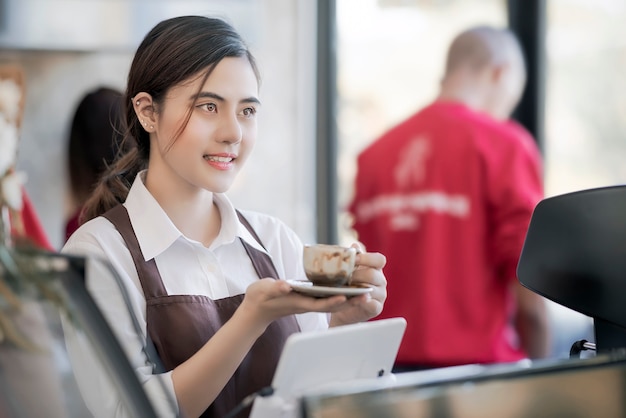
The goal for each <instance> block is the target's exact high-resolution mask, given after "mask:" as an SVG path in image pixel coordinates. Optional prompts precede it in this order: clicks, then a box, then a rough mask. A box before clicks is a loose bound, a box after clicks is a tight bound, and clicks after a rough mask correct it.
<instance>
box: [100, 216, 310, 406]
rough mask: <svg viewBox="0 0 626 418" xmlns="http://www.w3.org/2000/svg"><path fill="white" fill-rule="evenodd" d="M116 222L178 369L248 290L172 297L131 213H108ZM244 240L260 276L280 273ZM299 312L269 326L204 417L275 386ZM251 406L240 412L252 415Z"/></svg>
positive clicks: (160, 341)
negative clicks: (146, 254) (145, 250)
mask: <svg viewBox="0 0 626 418" xmlns="http://www.w3.org/2000/svg"><path fill="white" fill-rule="evenodd" d="M237 215H238V216H239V220H240V222H241V223H242V224H243V225H244V226H245V227H246V228H247V229H248V231H250V233H251V234H252V236H254V238H255V239H256V240H257V241H258V242H259V244H261V246H263V243H262V242H261V240H260V239H259V237H258V235H257V234H256V232H255V231H254V230H253V229H252V227H251V225H250V224H249V223H248V221H247V220H246V219H245V218H244V217H243V215H241V213H239V211H237ZM103 216H104V217H106V218H107V219H108V220H109V221H111V222H112V223H113V225H115V227H116V228H117V230H118V231H119V232H120V234H121V235H122V237H123V238H124V241H125V242H126V246H127V247H128V249H129V251H130V253H131V255H132V257H133V261H134V262H135V267H136V268H137V273H138V275H139V281H140V282H141V286H142V288H143V292H144V296H145V298H146V323H147V329H148V336H149V338H150V339H151V340H152V341H153V343H154V345H155V347H156V350H157V352H158V354H159V357H160V359H161V361H162V362H163V366H164V367H165V370H166V371H169V370H172V369H174V368H175V367H176V366H178V365H179V364H181V363H183V362H184V361H186V360H187V359H188V358H189V357H191V356H192V355H193V354H195V353H196V352H197V351H198V350H199V349H200V348H201V347H202V346H203V345H204V344H205V343H206V342H207V341H208V340H209V339H210V338H211V337H212V336H213V335H214V334H215V333H216V332H217V330H218V329H220V327H221V326H222V325H223V324H224V323H225V322H226V321H228V320H229V319H230V317H231V316H232V315H233V313H234V312H235V310H236V309H237V308H238V307H239V305H240V304H241V302H242V301H243V297H244V295H243V294H240V295H236V296H231V297H227V298H224V299H218V300H212V299H210V298H208V297H206V296H202V295H172V296H169V295H168V294H167V292H166V290H165V286H164V285H163V281H162V279H161V275H160V274H159V271H158V269H157V266H156V263H155V261H154V259H150V260H148V261H145V260H144V258H143V254H142V253H141V249H140V248H139V242H138V241H137V236H136V235H135V232H134V230H133V228H132V225H131V223H130V219H129V217H128V212H127V211H126V208H125V207H124V206H123V205H118V206H116V207H114V208H113V209H111V210H109V211H108V212H106V213H105V214H104V215H103ZM240 241H241V243H242V244H243V246H244V248H245V250H246V252H247V253H248V256H249V257H250V260H251V261H252V264H253V266H254V269H255V270H256V273H257V274H258V276H259V278H264V277H273V278H274V279H278V273H277V272H276V268H275V267H274V264H273V263H272V260H271V259H270V257H269V256H268V255H267V254H265V253H263V252H262V251H259V250H257V249H255V248H254V247H252V246H251V245H249V244H247V243H246V242H245V241H244V240H243V239H240ZM299 331H300V327H299V326H298V323H297V321H296V318H295V316H293V315H291V316H288V317H284V318H281V319H279V320H276V321H274V322H272V323H271V324H270V326H269V327H267V330H266V331H265V332H264V333H263V335H261V336H260V337H259V338H258V339H257V341H256V342H255V344H254V345H253V346H252V348H251V349H250V351H249V352H248V354H247V355H246V356H245V358H244V359H243V361H242V362H241V364H240V366H239V368H238V369H237V371H235V374H234V375H233V377H232V378H231V379H230V380H229V381H228V383H226V386H225V387H224V389H223V390H222V392H221V393H220V394H219V395H218V397H217V398H216V399H215V401H214V402H213V403H212V404H211V406H209V408H208V409H207V410H206V411H205V412H204V413H203V414H202V417H222V416H224V415H226V414H227V413H228V412H229V411H231V410H232V409H233V408H234V407H235V406H237V405H238V404H239V403H240V402H241V401H242V400H243V398H244V397H246V396H247V395H249V394H251V393H254V392H256V391H258V390H259V389H261V388H263V387H265V386H268V385H270V384H271V381H272V377H273V375H274V371H275V369H276V365H277V364H278V358H279V356H280V354H281V351H282V348H283V345H284V343H285V340H286V339H287V337H288V336H289V335H291V334H293V333H294V332H299ZM250 409H251V408H250V407H249V408H247V409H246V410H245V413H244V412H242V414H241V415H238V416H247V415H249V414H250Z"/></svg>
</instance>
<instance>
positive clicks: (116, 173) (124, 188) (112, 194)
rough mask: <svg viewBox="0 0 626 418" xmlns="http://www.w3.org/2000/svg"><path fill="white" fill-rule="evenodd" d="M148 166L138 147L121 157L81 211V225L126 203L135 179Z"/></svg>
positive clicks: (99, 183) (102, 178)
mask: <svg viewBox="0 0 626 418" xmlns="http://www.w3.org/2000/svg"><path fill="white" fill-rule="evenodd" d="M147 166H148V162H147V158H144V157H143V156H142V155H141V154H140V151H139V149H138V148H137V147H133V148H131V149H130V150H129V151H128V152H126V153H125V154H124V155H122V156H120V158H119V159H117V161H116V162H115V163H114V164H113V165H112V166H110V167H109V168H108V169H107V170H106V172H105V173H104V174H103V176H102V177H101V178H100V181H99V182H98V185H97V186H96V188H95V189H94V191H93V193H92V194H91V197H90V198H89V199H88V200H87V202H86V203H85V206H84V207H83V210H82V211H81V214H80V218H79V224H81V225H82V224H83V223H85V222H87V221H89V220H91V219H93V218H95V217H98V216H100V215H102V214H103V213H104V212H106V211H108V210H109V209H111V208H113V207H115V206H116V205H118V204H120V203H124V201H125V200H126V196H128V192H129V191H130V186H131V185H132V183H133V181H134V179H135V177H136V176H137V174H138V173H139V172H140V171H141V170H143V169H145V168H147Z"/></svg>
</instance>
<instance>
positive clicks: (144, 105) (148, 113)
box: [132, 91, 157, 133]
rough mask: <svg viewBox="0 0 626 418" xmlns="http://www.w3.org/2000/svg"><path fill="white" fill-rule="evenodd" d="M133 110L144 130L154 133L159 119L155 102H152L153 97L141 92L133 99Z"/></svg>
mask: <svg viewBox="0 0 626 418" xmlns="http://www.w3.org/2000/svg"><path fill="white" fill-rule="evenodd" d="M132 105H133V109H134V110H135V115H137V119H138V120H139V123H140V124H141V126H142V127H143V129H144V130H145V131H146V132H148V133H150V132H153V131H154V129H155V128H154V127H155V126H156V122H157V118H156V112H155V111H154V101H153V100H152V96H151V95H150V94H148V93H146V92H143V91H142V92H140V93H137V94H136V95H135V97H133V103H132Z"/></svg>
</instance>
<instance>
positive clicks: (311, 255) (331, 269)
mask: <svg viewBox="0 0 626 418" xmlns="http://www.w3.org/2000/svg"><path fill="white" fill-rule="evenodd" d="M356 254H357V250H356V248H352V247H342V246H340V245H329V244H311V245H305V246H304V254H303V262H304V272H305V273H306V276H307V277H308V278H309V280H310V281H311V282H312V283H313V284H315V285H317V286H332V287H337V286H347V285H349V284H350V280H351V279H352V273H353V272H354V267H355V266H354V265H355V260H356Z"/></svg>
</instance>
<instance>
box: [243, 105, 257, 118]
mask: <svg viewBox="0 0 626 418" xmlns="http://www.w3.org/2000/svg"><path fill="white" fill-rule="evenodd" d="M255 113H256V109H255V108H253V107H246V108H245V109H244V110H243V115H244V116H253V115H254V114H255Z"/></svg>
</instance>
